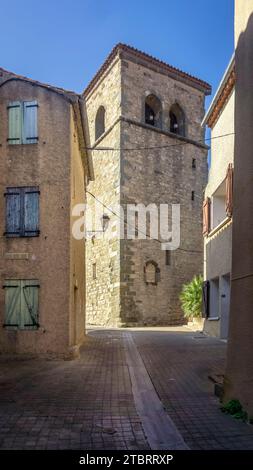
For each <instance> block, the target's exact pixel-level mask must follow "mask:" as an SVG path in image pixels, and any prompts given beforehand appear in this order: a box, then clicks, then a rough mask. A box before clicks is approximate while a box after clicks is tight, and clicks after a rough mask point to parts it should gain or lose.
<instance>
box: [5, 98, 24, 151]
mask: <svg viewBox="0 0 253 470" xmlns="http://www.w3.org/2000/svg"><path fill="white" fill-rule="evenodd" d="M8 110H9V138H8V142H9V144H21V139H22V103H21V102H19V101H12V102H11V103H10V104H9V106H8Z"/></svg>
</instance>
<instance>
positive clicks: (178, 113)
mask: <svg viewBox="0 0 253 470" xmlns="http://www.w3.org/2000/svg"><path fill="white" fill-rule="evenodd" d="M170 132H172V133H173V134H178V135H181V136H185V115H184V112H183V110H182V109H181V107H180V106H179V105H178V104H177V103H175V104H173V106H171V108H170Z"/></svg>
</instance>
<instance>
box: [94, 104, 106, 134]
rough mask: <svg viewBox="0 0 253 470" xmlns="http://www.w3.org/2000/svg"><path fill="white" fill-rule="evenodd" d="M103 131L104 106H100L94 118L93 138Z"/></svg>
mask: <svg viewBox="0 0 253 470" xmlns="http://www.w3.org/2000/svg"><path fill="white" fill-rule="evenodd" d="M104 132H105V108H104V107H103V106H100V108H99V109H98V111H97V114H96V120H95V140H97V139H98V138H99V137H100V136H101V135H102V134H103V133H104Z"/></svg>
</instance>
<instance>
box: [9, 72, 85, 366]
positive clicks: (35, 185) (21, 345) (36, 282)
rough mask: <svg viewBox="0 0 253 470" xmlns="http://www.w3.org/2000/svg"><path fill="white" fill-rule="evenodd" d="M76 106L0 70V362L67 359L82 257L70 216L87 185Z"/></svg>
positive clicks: (81, 306) (81, 322) (74, 333)
mask: <svg viewBox="0 0 253 470" xmlns="http://www.w3.org/2000/svg"><path fill="white" fill-rule="evenodd" d="M82 114H83V104H82V100H81V98H80V97H79V96H77V95H76V94H75V93H71V92H66V91H64V90H61V89H58V88H55V87H51V86H48V85H44V84H41V83H39V82H35V81H33V80H30V79H27V78H25V77H20V76H18V75H15V74H12V73H10V72H6V71H5V70H3V69H1V70H0V116H1V129H0V234H1V236H0V283H1V289H0V322H1V328H0V352H1V353H7V354H21V355H26V354H28V355H30V356H31V355H35V356H36V355H40V356H42V355H45V356H50V357H51V356H52V357H53V356H58V357H59V356H60V357H66V358H68V357H74V356H76V355H77V354H78V350H79V346H80V344H81V343H82V342H83V339H84V328H85V274H84V264H85V253H84V242H83V240H81V241H80V240H76V239H75V238H73V237H72V223H73V221H74V218H73V217H72V208H73V207H74V206H75V204H76V203H80V202H84V198H85V196H84V194H85V188H86V185H87V181H88V179H89V177H90V174H91V173H90V170H89V165H88V159H87V155H86V151H85V145H86V144H85V135H84V130H83V129H84V125H83V119H82Z"/></svg>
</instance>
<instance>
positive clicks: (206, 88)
mask: <svg viewBox="0 0 253 470" xmlns="http://www.w3.org/2000/svg"><path fill="white" fill-rule="evenodd" d="M121 51H122V52H128V53H129V54H130V55H132V56H134V57H137V58H140V59H142V60H143V59H144V60H146V61H147V62H149V63H150V64H153V65H155V66H158V67H160V68H161V69H163V70H164V71H165V72H167V73H168V75H172V76H176V77H178V79H182V80H184V81H187V82H188V83H189V84H190V85H191V86H193V87H195V88H198V89H201V90H202V91H203V92H204V93H205V94H206V95H209V94H211V91H212V88H211V85H209V84H208V83H207V82H205V81H203V80H200V79H199V78H196V77H193V76H192V75H190V74H188V73H185V72H183V71H182V70H179V69H177V68H176V67H173V66H172V65H169V64H167V63H166V62H163V61H162V60H159V59H156V58H155V57H153V56H151V55H149V54H146V53H145V52H142V51H139V50H138V49H135V48H134V47H132V46H128V45H126V44H122V43H119V44H117V45H116V46H115V47H114V48H113V49H112V51H111V52H110V54H109V56H108V57H107V59H106V60H105V62H104V63H103V65H102V66H101V67H100V69H99V70H98V72H97V73H96V75H95V76H94V77H93V79H92V80H91V82H90V83H89V85H88V86H87V87H86V89H85V90H84V92H83V94H84V95H85V96H87V95H88V94H89V92H90V91H91V90H92V88H93V87H94V86H95V84H96V83H97V82H98V80H99V79H100V77H101V76H102V75H103V73H104V72H105V71H106V69H107V68H108V67H109V65H110V64H111V63H112V61H113V59H114V58H115V57H116V56H117V54H118V53H120V52H121Z"/></svg>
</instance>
